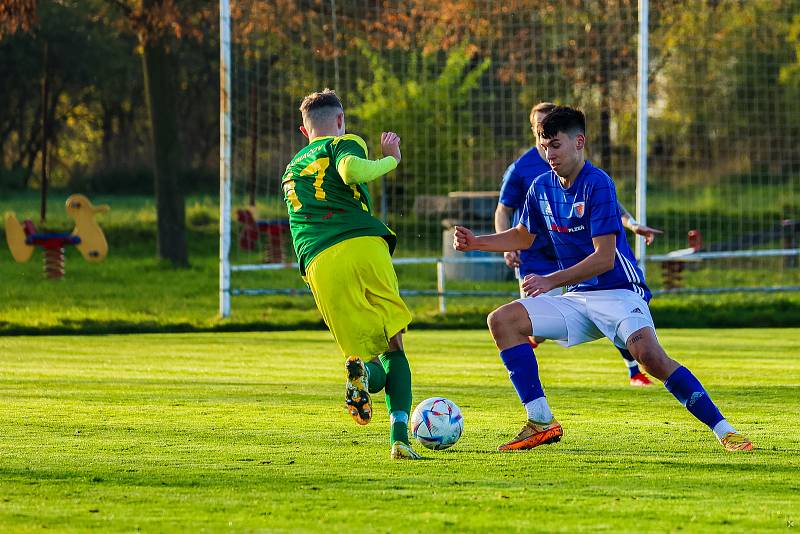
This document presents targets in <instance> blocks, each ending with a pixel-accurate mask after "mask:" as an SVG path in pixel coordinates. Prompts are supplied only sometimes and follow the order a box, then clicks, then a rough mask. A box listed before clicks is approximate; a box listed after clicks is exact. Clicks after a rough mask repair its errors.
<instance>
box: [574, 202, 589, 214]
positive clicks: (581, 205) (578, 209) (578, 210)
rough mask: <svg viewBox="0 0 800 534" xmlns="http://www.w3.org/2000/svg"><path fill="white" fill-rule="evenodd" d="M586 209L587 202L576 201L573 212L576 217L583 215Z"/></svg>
mask: <svg viewBox="0 0 800 534" xmlns="http://www.w3.org/2000/svg"><path fill="white" fill-rule="evenodd" d="M584 211H586V202H576V203H575V204H573V205H572V213H574V214H575V216H576V217H583V212H584Z"/></svg>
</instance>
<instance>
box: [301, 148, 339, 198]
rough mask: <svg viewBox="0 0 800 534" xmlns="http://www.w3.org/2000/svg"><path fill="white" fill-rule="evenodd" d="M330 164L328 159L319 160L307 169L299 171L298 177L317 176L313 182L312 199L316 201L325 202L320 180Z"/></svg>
mask: <svg viewBox="0 0 800 534" xmlns="http://www.w3.org/2000/svg"><path fill="white" fill-rule="evenodd" d="M330 164H331V160H330V159H329V158H319V159H317V160H314V161H312V162H311V163H310V164H309V165H308V167H306V168H305V169H303V170H302V171H300V176H312V175H314V174H316V175H317V177H316V179H315V180H314V198H316V199H317V200H325V191H324V190H323V189H322V180H323V179H324V178H325V171H326V170H328V165H330Z"/></svg>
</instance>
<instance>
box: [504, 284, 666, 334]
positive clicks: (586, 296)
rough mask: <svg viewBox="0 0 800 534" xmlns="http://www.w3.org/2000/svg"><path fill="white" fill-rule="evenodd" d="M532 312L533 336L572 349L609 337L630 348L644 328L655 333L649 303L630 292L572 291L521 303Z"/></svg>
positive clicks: (616, 290)
mask: <svg viewBox="0 0 800 534" xmlns="http://www.w3.org/2000/svg"><path fill="white" fill-rule="evenodd" d="M517 302H519V303H520V304H522V305H523V306H524V307H525V309H526V310H527V312H528V317H530V320H531V326H532V327H533V335H534V336H537V337H543V338H545V339H552V340H554V341H555V342H557V343H559V344H561V345H564V346H565V347H571V346H573V345H578V344H580V343H586V342H587V341H594V340H595V339H600V338H601V337H607V338H608V339H610V340H611V342H612V343H614V345H616V346H617V347H619V348H621V349H624V348H627V346H626V342H627V341H628V338H629V337H630V336H631V334H633V333H634V332H636V331H637V330H640V329H642V328H644V327H650V328H652V329H653V331H655V325H654V324H653V317H652V316H651V315H650V308H649V307H648V306H647V303H646V302H645V301H644V299H642V297H640V296H639V295H637V294H636V293H634V292H633V291H630V290H627V289H606V290H602V291H581V292H577V291H571V292H569V293H564V294H563V295H559V296H550V295H539V296H537V297H526V298H521V299H519V300H517Z"/></svg>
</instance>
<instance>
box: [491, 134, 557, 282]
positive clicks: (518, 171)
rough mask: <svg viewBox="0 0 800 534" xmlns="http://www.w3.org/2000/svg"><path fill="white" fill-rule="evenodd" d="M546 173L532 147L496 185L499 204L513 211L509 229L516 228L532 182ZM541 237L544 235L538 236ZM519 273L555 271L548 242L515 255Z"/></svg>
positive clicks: (538, 242) (541, 241)
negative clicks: (518, 260) (517, 255)
mask: <svg viewBox="0 0 800 534" xmlns="http://www.w3.org/2000/svg"><path fill="white" fill-rule="evenodd" d="M549 171H550V164H548V163H547V162H546V161H545V160H543V159H542V156H540V155H539V151H538V150H536V147H533V148H531V149H530V150H528V151H527V152H525V153H524V154H523V155H522V156H520V157H519V159H517V160H516V161H515V162H514V163H512V164H511V165H509V166H508V169H506V173H505V174H504V175H503V184H502V185H501V186H500V200H499V202H500V204H503V205H504V206H508V207H509V208H514V217H513V220H512V226H516V225H517V223H518V222H519V218H520V215H521V213H522V207H523V206H524V205H525V197H526V196H527V194H528V189H530V188H531V184H532V183H533V180H534V179H535V178H536V177H537V176H539V175H540V174H542V173H546V172H549ZM542 237H544V236H542ZM519 259H520V266H519V274H520V276H522V277H524V276H525V275H528V274H541V275H545V274H550V273H552V272H555V271H557V270H558V269H559V267H558V261H557V260H556V253H555V250H553V244H552V243H550V239H542V238H536V241H534V243H533V245H532V246H531V248H529V249H528V250H521V251H520V253H519Z"/></svg>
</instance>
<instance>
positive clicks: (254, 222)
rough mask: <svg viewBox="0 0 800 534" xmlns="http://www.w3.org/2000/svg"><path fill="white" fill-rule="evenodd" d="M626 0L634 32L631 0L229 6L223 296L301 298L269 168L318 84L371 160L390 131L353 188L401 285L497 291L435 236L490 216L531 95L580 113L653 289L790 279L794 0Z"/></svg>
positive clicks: (798, 213)
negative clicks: (641, 75) (366, 178)
mask: <svg viewBox="0 0 800 534" xmlns="http://www.w3.org/2000/svg"><path fill="white" fill-rule="evenodd" d="M226 2H227V0H223V2H222V5H223V6H224V5H225V4H226ZM643 4H644V5H645V6H646V9H647V12H646V15H647V16H648V18H649V24H648V26H647V29H648V31H647V35H646V39H645V40H644V41H642V40H641V39H640V33H641V32H640V28H639V15H640V13H639V11H638V7H637V2H635V1H631V0H603V1H591V2H590V1H578V0H567V1H564V2H556V3H552V2H550V3H548V2H538V1H534V0H502V1H501V0H439V1H438V2H430V1H427V0H402V1H401V0H383V1H380V2H375V1H372V0H273V1H269V2H267V1H255V0H243V1H235V2H232V3H231V5H230V39H229V40H228V41H227V42H226V41H225V39H224V37H223V40H222V41H223V57H226V56H225V54H226V53H227V54H229V61H222V66H223V69H224V70H225V73H224V77H225V78H227V80H228V83H229V84H230V91H229V92H228V93H224V94H223V100H226V99H225V98H224V97H225V96H227V97H228V98H227V100H226V102H227V104H226V105H224V106H223V111H224V113H223V116H224V117H226V119H224V120H229V121H230V122H229V123H228V124H229V125H230V130H229V132H230V136H229V137H228V136H225V135H223V136H222V138H223V142H224V143H223V150H222V153H223V155H225V154H226V153H229V154H230V159H229V160H228V162H227V163H228V166H227V169H228V170H227V171H226V172H227V176H224V177H223V178H224V179H223V182H224V183H225V185H226V186H227V185H229V190H230V197H229V199H226V198H225V195H223V199H222V201H223V205H228V206H229V207H230V211H229V212H225V210H223V216H224V217H226V218H227V222H229V223H230V225H229V228H226V227H227V226H228V225H227V224H223V225H221V227H222V228H223V232H230V233H229V234H228V236H229V247H227V248H228V250H223V251H222V253H221V262H222V263H223V264H226V265H229V267H230V278H229V280H228V281H227V282H222V281H221V291H222V293H223V296H225V297H227V296H232V297H234V298H235V297H238V296H240V295H269V294H280V293H296V292H303V291H304V290H305V286H304V285H303V283H302V281H301V280H300V278H299V276H298V274H297V269H296V267H295V266H294V265H293V263H294V261H295V257H294V253H293V251H292V249H291V240H290V237H289V233H288V225H287V216H286V206H285V203H284V200H283V195H282V191H281V186H280V180H281V176H282V174H283V171H284V168H285V166H286V164H287V163H288V161H289V160H290V159H291V158H292V156H293V155H294V154H295V153H296V152H297V151H298V150H299V149H300V148H301V147H302V146H304V144H306V143H307V141H306V140H305V138H304V137H303V136H302V135H301V133H300V132H299V131H298V126H299V125H300V114H299V111H298V106H299V103H300V101H301V100H302V98H303V96H305V95H306V94H308V93H311V92H313V91H317V90H321V89H323V88H325V87H330V88H332V89H335V90H336V91H337V93H338V94H339V96H340V98H341V99H342V101H343V103H344V106H345V114H346V117H347V127H348V131H350V132H353V133H357V134H359V135H361V136H362V137H363V138H364V139H365V140H366V141H367V143H368V145H369V148H370V154H371V156H373V157H374V156H375V155H380V146H379V143H378V142H379V138H380V133H381V132H382V131H386V130H392V131H396V132H398V133H399V134H400V136H401V138H402V144H401V148H402V151H403V160H402V163H401V165H400V166H399V168H398V169H397V170H395V171H393V172H392V173H390V174H389V175H388V176H387V177H385V178H383V179H380V180H376V181H375V182H373V183H371V184H370V185H369V190H370V194H371V196H372V198H373V204H374V206H375V211H376V216H378V217H380V218H382V219H383V220H384V221H386V223H387V224H388V225H389V226H390V227H391V228H392V229H393V230H394V231H395V232H396V233H397V235H398V238H399V243H398V247H397V251H396V254H395V263H396V268H397V271H398V277H399V279H400V285H401V287H402V288H404V290H405V291H406V293H407V294H412V295H413V294H416V295H431V296H434V297H437V296H441V295H442V294H444V295H447V296H462V295H468V296H471V297H475V298H478V297H482V296H487V295H488V296H494V297H495V300H497V298H496V297H497V296H500V295H502V296H504V297H505V296H511V295H513V294H515V292H516V291H517V290H516V282H515V281H514V280H513V278H512V274H511V271H510V270H509V269H508V268H507V267H506V266H505V264H504V263H503V262H502V258H501V256H500V255H497V254H495V255H488V254H484V255H479V254H476V255H468V256H463V255H458V256H456V255H455V254H453V253H452V250H451V247H449V246H448V244H449V241H448V240H449V235H450V234H448V232H449V231H450V229H451V228H452V226H453V225H454V224H456V223H457V224H465V225H467V226H470V227H472V228H473V229H475V230H477V231H478V232H488V231H491V230H492V229H493V216H494V210H495V207H496V205H497V200H498V196H497V194H498V190H499V186H500V183H501V180H502V176H503V173H504V171H505V169H506V168H507V166H508V165H509V164H510V163H512V162H513V161H514V160H515V159H516V158H518V157H519V156H520V155H521V154H522V153H523V152H524V151H525V150H527V149H528V148H530V147H531V144H532V136H531V131H530V124H529V122H528V116H529V112H530V108H531V106H532V105H534V104H536V103H538V102H540V101H552V102H556V103H559V104H567V105H572V106H576V107H579V108H581V109H582V110H583V111H584V112H585V113H586V116H587V129H588V132H587V137H588V145H587V156H588V158H589V159H590V160H591V161H592V162H593V163H594V164H596V165H598V166H600V167H602V168H604V169H605V170H607V171H608V172H609V174H610V175H611V176H612V177H613V178H614V180H615V182H616V185H617V190H618V195H619V198H620V200H621V202H622V203H623V204H624V205H625V206H626V207H627V208H628V210H629V211H630V212H631V213H633V214H634V215H636V217H637V218H638V219H639V220H640V221H645V220H646V222H647V224H648V225H649V226H652V227H655V228H658V229H661V230H663V231H664V234H663V235H660V236H658V237H657V239H656V241H655V243H654V244H653V245H652V246H650V247H647V248H646V250H645V249H644V247H637V250H638V252H639V255H640V261H643V262H646V263H645V266H646V267H647V276H648V283H649V284H650V286H651V287H652V289H654V292H655V293H658V292H668V291H672V292H675V291H686V292H710V291H733V290H736V291H742V290H744V291H769V290H777V289H780V290H786V289H800V270H798V241H799V240H800V210H799V208H798V206H800V150H798V148H797V145H798V141H800V135H799V134H800V98H798V96H800V91H799V90H798V88H799V87H800V66H799V65H798V62H800V59H799V58H798V56H797V50H800V49H798V48H797V47H798V41H799V40H800V37H798V36H799V35H800V18H799V17H798V16H796V13H798V12H800V9H799V8H800V2H798V1H789V0H773V1H769V2H761V1H755V2H741V1H732V0H727V1H726V0H719V1H715V2H709V1H706V0H702V1H701V0H689V1H683V2H674V1H667V0H660V1H652V2H649V5H648V3H647V2H644V3H643ZM223 11H224V10H223ZM793 17H794V18H793ZM228 44H229V45H230V48H229V49H228V48H227V45H228ZM645 45H646V46H645ZM640 51H642V52H644V53H645V54H646V56H645V57H644V59H646V65H647V84H646V87H647V89H648V91H647V95H648V97H647V101H646V105H644V106H643V107H642V109H646V110H647V113H646V117H642V116H641V114H639V113H638V109H639V98H640V94H641V92H640V90H639V86H638V84H637V80H638V76H637V73H638V60H639V54H640ZM226 113H228V114H229V115H225V114H226ZM637 119H641V120H642V121H643V122H640V123H638V127H639V128H641V127H642V125H643V124H644V125H646V137H645V138H643V139H641V140H639V141H637ZM644 119H646V122H644ZM224 120H223V128H224V124H225V122H224ZM223 133H224V132H223ZM226 142H229V144H225V143H226ZM226 151H227V152H226ZM637 154H641V155H646V158H645V159H644V161H643V162H642V161H640V164H639V166H638V168H640V169H646V175H645V176H642V177H641V178H642V180H646V195H644V196H642V197H641V198H640V199H638V202H637V198H636V194H637ZM223 159H225V158H223ZM644 164H646V165H644ZM225 168H226V163H225V162H223V170H224V169H225ZM226 172H223V174H226ZM223 191H225V188H224V187H223ZM640 192H641V193H644V192H645V189H644V188H643V187H640ZM637 206H638V208H639V210H638V211H639V212H638V213H637V209H636V208H637ZM629 238H630V239H631V242H633V239H634V238H633V237H632V236H630V237H629ZM223 242H224V239H221V243H223ZM224 248H226V246H225V245H223V249H224ZM226 262H227V263H226ZM429 298H430V297H429ZM432 302H434V301H432ZM433 305H435V304H433ZM442 305H443V301H442V300H441V299H440V302H439V306H440V307H441V306H442Z"/></svg>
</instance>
